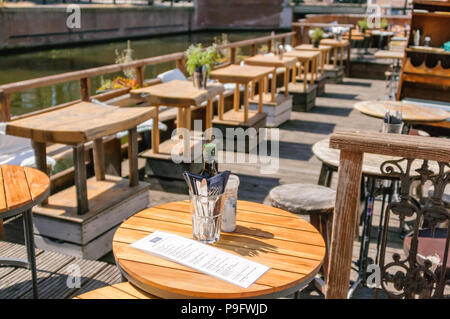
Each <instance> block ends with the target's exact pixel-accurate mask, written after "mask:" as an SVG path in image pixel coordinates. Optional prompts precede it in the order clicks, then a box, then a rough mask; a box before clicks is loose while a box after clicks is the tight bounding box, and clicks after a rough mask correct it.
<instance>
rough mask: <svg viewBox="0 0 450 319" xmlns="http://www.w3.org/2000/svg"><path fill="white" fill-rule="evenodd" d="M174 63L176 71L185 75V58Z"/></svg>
mask: <svg viewBox="0 0 450 319" xmlns="http://www.w3.org/2000/svg"><path fill="white" fill-rule="evenodd" d="M175 63H176V67H177V69H179V70H180V71H181V72H183V74H185V73H186V61H185V57H184V56H183V57H182V58H180V59H178V60H177V61H176V62H175Z"/></svg>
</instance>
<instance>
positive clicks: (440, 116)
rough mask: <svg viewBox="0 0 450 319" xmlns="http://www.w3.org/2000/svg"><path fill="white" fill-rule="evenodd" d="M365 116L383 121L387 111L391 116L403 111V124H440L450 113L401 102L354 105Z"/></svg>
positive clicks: (370, 102)
mask: <svg viewBox="0 0 450 319" xmlns="http://www.w3.org/2000/svg"><path fill="white" fill-rule="evenodd" d="M353 107H354V108H355V109H357V110H358V111H360V112H361V113H363V114H366V115H369V116H372V117H376V118H380V119H383V118H384V116H385V114H386V112H387V110H389V111H390V112H391V114H395V112H396V111H401V112H402V116H403V122H407V123H408V122H440V121H445V120H446V119H447V118H449V117H450V113H449V112H447V111H445V110H441V109H438V108H432V107H426V106H421V105H417V104H408V103H403V102H399V101H363V102H358V103H356V104H355V105H353Z"/></svg>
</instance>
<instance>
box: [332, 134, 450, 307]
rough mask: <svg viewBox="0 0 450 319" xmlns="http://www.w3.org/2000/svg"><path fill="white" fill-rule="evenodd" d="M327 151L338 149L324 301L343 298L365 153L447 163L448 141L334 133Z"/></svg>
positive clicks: (395, 135) (348, 280)
mask: <svg viewBox="0 0 450 319" xmlns="http://www.w3.org/2000/svg"><path fill="white" fill-rule="evenodd" d="M330 147H331V148H335V149H340V151H341V154H340V163H339V171H338V172H339V178H338V184H337V188H336V189H337V192H336V205H335V210H334V216H333V230H332V235H331V244H330V255H329V264H328V265H329V267H328V277H327V288H326V298H329V299H333V298H342V299H343V298H346V297H347V292H348V289H349V282H350V269H351V262H352V253H353V239H354V234H355V227H356V223H357V209H358V207H359V198H360V197H359V192H360V188H361V187H360V186H361V174H362V165H363V155H364V153H373V154H381V155H388V156H395V157H398V158H411V159H421V160H429V161H437V162H450V140H446V139H442V138H434V137H421V136H412V135H401V134H386V133H374V132H358V131H337V132H335V133H333V135H331V138H330Z"/></svg>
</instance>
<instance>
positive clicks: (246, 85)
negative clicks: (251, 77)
mask: <svg viewBox="0 0 450 319" xmlns="http://www.w3.org/2000/svg"><path fill="white" fill-rule="evenodd" d="M247 122H248V82H245V84H244V123H247Z"/></svg>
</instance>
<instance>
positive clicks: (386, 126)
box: [381, 122, 403, 134]
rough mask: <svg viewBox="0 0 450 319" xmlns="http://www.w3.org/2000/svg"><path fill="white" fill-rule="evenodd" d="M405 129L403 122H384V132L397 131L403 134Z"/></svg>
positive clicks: (396, 132)
mask: <svg viewBox="0 0 450 319" xmlns="http://www.w3.org/2000/svg"><path fill="white" fill-rule="evenodd" d="M402 129H403V123H400V124H392V123H385V122H383V126H382V128H381V132H382V133H395V134H401V133H402Z"/></svg>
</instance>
